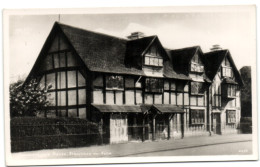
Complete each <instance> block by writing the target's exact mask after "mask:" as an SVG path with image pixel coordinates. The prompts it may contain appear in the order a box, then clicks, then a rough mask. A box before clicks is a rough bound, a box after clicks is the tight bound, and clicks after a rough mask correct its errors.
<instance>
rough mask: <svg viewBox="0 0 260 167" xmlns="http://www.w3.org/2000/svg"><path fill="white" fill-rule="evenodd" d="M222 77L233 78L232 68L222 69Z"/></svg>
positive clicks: (225, 67)
mask: <svg viewBox="0 0 260 167" xmlns="http://www.w3.org/2000/svg"><path fill="white" fill-rule="evenodd" d="M222 76H223V77H233V71H232V68H231V67H228V66H223V67H222Z"/></svg>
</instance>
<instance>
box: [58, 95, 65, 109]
mask: <svg viewBox="0 0 260 167" xmlns="http://www.w3.org/2000/svg"><path fill="white" fill-rule="evenodd" d="M65 105H66V92H65V91H58V106H65Z"/></svg>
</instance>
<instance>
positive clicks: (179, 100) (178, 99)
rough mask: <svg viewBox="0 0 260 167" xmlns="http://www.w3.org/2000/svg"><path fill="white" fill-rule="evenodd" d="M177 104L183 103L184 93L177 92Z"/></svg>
mask: <svg viewBox="0 0 260 167" xmlns="http://www.w3.org/2000/svg"><path fill="white" fill-rule="evenodd" d="M177 105H183V94H182V93H177Z"/></svg>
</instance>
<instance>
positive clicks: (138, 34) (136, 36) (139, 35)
mask: <svg viewBox="0 0 260 167" xmlns="http://www.w3.org/2000/svg"><path fill="white" fill-rule="evenodd" d="M144 36H145V35H144V33H142V32H138V31H137V32H132V33H131V35H129V36H127V38H128V39H130V40H134V39H140V38H143V37H144Z"/></svg>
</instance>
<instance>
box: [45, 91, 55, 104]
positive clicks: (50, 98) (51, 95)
mask: <svg viewBox="0 0 260 167" xmlns="http://www.w3.org/2000/svg"><path fill="white" fill-rule="evenodd" d="M47 100H48V101H49V104H50V106H55V105H56V97H55V92H49V93H48V95H47Z"/></svg>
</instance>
